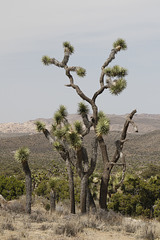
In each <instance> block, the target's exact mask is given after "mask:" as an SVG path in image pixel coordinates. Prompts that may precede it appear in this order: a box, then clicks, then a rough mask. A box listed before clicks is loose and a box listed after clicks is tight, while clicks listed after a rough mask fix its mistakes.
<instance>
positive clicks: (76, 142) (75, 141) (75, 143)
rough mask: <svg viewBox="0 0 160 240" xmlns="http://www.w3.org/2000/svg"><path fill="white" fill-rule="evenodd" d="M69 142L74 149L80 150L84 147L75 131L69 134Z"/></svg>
mask: <svg viewBox="0 0 160 240" xmlns="http://www.w3.org/2000/svg"><path fill="white" fill-rule="evenodd" d="M67 140H68V142H69V144H70V145H71V146H72V147H73V148H74V149H78V148H80V147H81V146H82V140H81V137H80V135H79V134H78V133H77V132H75V131H73V130H72V131H69V132H68V133H67Z"/></svg>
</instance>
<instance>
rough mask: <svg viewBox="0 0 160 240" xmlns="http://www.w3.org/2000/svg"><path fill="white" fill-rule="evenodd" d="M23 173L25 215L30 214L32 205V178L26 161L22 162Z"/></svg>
mask: <svg viewBox="0 0 160 240" xmlns="http://www.w3.org/2000/svg"><path fill="white" fill-rule="evenodd" d="M22 166H23V171H24V173H25V186H26V213H28V214H31V203H32V178H31V171H30V168H29V165H28V161H24V162H22Z"/></svg>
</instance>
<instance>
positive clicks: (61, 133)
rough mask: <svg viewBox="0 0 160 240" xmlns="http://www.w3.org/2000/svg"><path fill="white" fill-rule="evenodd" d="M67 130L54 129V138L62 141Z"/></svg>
mask: <svg viewBox="0 0 160 240" xmlns="http://www.w3.org/2000/svg"><path fill="white" fill-rule="evenodd" d="M66 131H67V129H66V128H65V127H63V128H56V130H55V131H54V136H56V137H57V138H58V139H62V138H63V137H65V134H66Z"/></svg>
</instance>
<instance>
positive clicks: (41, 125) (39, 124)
mask: <svg viewBox="0 0 160 240" xmlns="http://www.w3.org/2000/svg"><path fill="white" fill-rule="evenodd" d="M35 125H36V128H37V131H38V132H42V131H43V130H44V129H45V126H46V125H45V124H44V123H42V122H40V121H36V122H35Z"/></svg>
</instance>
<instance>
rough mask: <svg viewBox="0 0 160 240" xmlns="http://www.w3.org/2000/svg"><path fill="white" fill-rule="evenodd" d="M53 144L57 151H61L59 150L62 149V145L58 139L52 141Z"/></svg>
mask: <svg viewBox="0 0 160 240" xmlns="http://www.w3.org/2000/svg"><path fill="white" fill-rule="evenodd" d="M53 146H54V147H55V149H56V150H57V151H58V152H59V151H61V150H63V145H62V144H61V143H60V142H58V141H55V142H54V143H53Z"/></svg>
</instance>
